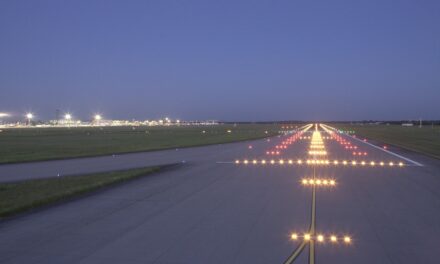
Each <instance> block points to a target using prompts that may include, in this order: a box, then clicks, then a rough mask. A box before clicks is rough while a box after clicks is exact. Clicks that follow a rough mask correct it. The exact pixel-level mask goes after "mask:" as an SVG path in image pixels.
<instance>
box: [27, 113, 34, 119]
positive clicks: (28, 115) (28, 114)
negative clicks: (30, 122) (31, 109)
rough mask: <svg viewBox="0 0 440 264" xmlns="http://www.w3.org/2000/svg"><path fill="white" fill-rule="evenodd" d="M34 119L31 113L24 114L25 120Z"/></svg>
mask: <svg viewBox="0 0 440 264" xmlns="http://www.w3.org/2000/svg"><path fill="white" fill-rule="evenodd" d="M33 117H34V115H33V114H32V113H27V114H26V118H27V119H32V118H33Z"/></svg>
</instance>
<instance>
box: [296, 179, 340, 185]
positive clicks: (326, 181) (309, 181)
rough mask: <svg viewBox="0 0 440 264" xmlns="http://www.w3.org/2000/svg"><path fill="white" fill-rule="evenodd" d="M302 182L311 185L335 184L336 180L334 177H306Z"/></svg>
mask: <svg viewBox="0 0 440 264" xmlns="http://www.w3.org/2000/svg"><path fill="white" fill-rule="evenodd" d="M301 184H302V185H310V186H314V185H315V186H335V185H336V181H335V180H334V179H319V178H315V179H314V178H304V179H302V180H301Z"/></svg>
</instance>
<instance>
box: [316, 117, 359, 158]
mask: <svg viewBox="0 0 440 264" xmlns="http://www.w3.org/2000/svg"><path fill="white" fill-rule="evenodd" d="M320 126H321V127H322V129H324V130H325V132H327V133H328V134H330V136H331V138H332V139H334V140H336V141H337V142H338V143H339V144H340V145H341V146H343V147H344V149H345V150H354V151H353V152H352V155H353V156H367V155H368V153H367V152H366V151H358V146H356V145H354V144H352V143H351V142H350V141H348V140H346V139H344V138H343V137H341V136H340V135H338V134H337V133H334V131H332V130H330V129H329V127H327V126H326V125H323V124H320Z"/></svg>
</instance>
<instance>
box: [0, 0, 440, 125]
mask: <svg viewBox="0 0 440 264" xmlns="http://www.w3.org/2000/svg"><path fill="white" fill-rule="evenodd" d="M55 109H60V110H61V111H62V112H71V113H72V114H73V115H74V116H75V117H80V118H83V119H86V118H89V117H91V116H92V115H93V114H94V113H96V112H99V113H102V114H103V116H104V117H106V118H112V119H132V118H136V119H152V118H158V117H163V116H169V117H172V118H181V119H186V120H188V119H191V120H192V119H217V120H229V121H261V120H353V119H356V120H359V119H381V120H387V119H418V118H423V119H440V1H438V0H431V1H420V0H414V1H404V0H395V1H386V0H378V1H373V0H365V1H354V0H347V1H337V0H332V1H329V0H322V1H306V0H290V1H273V0H272V1H238V0H235V1H202V0H201V1H109V0H105V1H35V0H33V1H19V0H10V1H7V0H3V1H0V112H8V113H14V114H16V115H22V114H23V113H24V112H26V111H32V112H34V113H35V114H36V115H37V117H38V118H42V119H50V118H52V119H53V118H54V117H55Z"/></svg>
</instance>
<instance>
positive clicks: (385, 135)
mask: <svg viewBox="0 0 440 264" xmlns="http://www.w3.org/2000/svg"><path fill="white" fill-rule="evenodd" d="M333 126H334V127H336V128H338V129H341V130H354V131H355V133H356V135H358V136H361V137H366V138H370V139H373V140H377V141H379V142H382V143H386V144H391V145H395V146H398V147H401V148H404V149H408V150H412V151H416V152H419V153H422V154H425V155H428V156H431V157H434V158H437V159H440V127H439V126H434V127H431V126H424V127H422V128H419V127H418V126H413V127H402V126H400V125H346V124H338V125H333Z"/></svg>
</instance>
